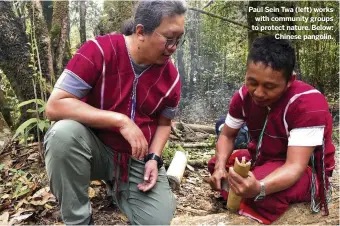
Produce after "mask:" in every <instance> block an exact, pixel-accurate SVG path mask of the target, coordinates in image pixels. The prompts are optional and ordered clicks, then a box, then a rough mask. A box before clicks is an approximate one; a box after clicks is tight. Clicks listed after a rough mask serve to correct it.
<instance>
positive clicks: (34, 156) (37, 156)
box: [27, 153, 39, 161]
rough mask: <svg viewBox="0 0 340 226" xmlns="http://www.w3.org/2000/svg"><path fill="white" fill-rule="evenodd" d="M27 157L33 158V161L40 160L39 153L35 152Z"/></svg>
mask: <svg viewBox="0 0 340 226" xmlns="http://www.w3.org/2000/svg"><path fill="white" fill-rule="evenodd" d="M27 159H28V160H32V161H38V160H39V153H33V154H31V155H30V156H28V158H27Z"/></svg>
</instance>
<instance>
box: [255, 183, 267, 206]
mask: <svg viewBox="0 0 340 226" xmlns="http://www.w3.org/2000/svg"><path fill="white" fill-rule="evenodd" d="M260 186H261V190H260V194H258V195H257V196H256V197H255V199H254V201H255V202H256V201H260V200H263V199H264V198H265V197H266V190H265V187H264V182H263V181H260Z"/></svg>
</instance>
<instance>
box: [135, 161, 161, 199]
mask: <svg viewBox="0 0 340 226" xmlns="http://www.w3.org/2000/svg"><path fill="white" fill-rule="evenodd" d="M157 178H158V165H157V161H156V160H149V161H147V162H146V163H145V169H144V182H143V183H142V184H138V189H139V190H141V191H143V192H146V191H149V190H150V189H152V188H153V187H154V186H155V185H156V181H157Z"/></svg>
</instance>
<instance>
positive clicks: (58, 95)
mask: <svg viewBox="0 0 340 226" xmlns="http://www.w3.org/2000/svg"><path fill="white" fill-rule="evenodd" d="M185 12H186V6H185V5H184V2H183V1H178V0H177V1H140V2H139V4H138V6H137V9H136V13H135V15H134V17H133V18H132V19H131V20H130V21H129V23H127V24H126V26H125V28H124V29H125V30H124V35H122V34H109V35H105V36H102V37H97V38H96V39H95V40H91V41H88V42H87V43H85V44H84V45H83V46H82V47H81V48H80V49H79V50H78V52H77V53H76V54H75V55H74V57H73V58H72V59H71V60H70V62H69V63H68V65H67V67H66V69H65V70H64V72H63V73H62V75H61V76H60V78H59V80H58V81H57V83H56V85H55V89H54V90H53V92H52V94H51V97H50V98H49V101H48V103H47V109H46V113H47V116H48V118H49V119H50V120H54V121H58V122H57V123H55V124H54V126H53V127H52V128H51V129H50V130H49V131H48V132H47V134H46V136H45V142H44V147H45V161H46V168H47V173H48V176H49V180H50V186H51V190H52V192H53V194H54V195H55V196H56V197H57V199H58V200H59V202H60V203H59V204H60V205H61V214H62V218H63V220H64V222H65V224H92V223H93V219H92V214H91V205H90V200H89V198H88V194H87V190H88V187H89V182H90V180H94V179H102V180H106V181H110V183H109V184H112V197H113V201H114V203H115V204H116V205H117V206H118V207H119V208H120V209H121V210H122V211H123V212H124V213H125V214H126V215H127V217H128V219H129V221H130V223H131V224H143V225H144V224H145V225H147V224H153V225H164V224H169V223H170V221H171V219H172V218H173V214H174V211H175V207H176V201H175V198H174V195H173V194H172V192H171V189H170V186H169V182H168V180H167V177H166V172H165V168H164V167H163V166H162V165H163V162H162V158H161V155H162V150H163V147H164V145H165V143H166V141H167V139H168V137H169V135H170V130H171V119H173V118H174V117H175V114H176V112H177V108H178V103H179V99H180V77H179V74H178V72H177V69H176V68H175V66H174V64H173V63H172V62H171V60H170V56H171V55H172V54H173V53H174V52H175V51H176V48H177V47H179V45H181V43H182V36H183V33H184V22H185V15H184V14H185Z"/></svg>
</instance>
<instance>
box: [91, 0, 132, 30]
mask: <svg viewBox="0 0 340 226" xmlns="http://www.w3.org/2000/svg"><path fill="white" fill-rule="evenodd" d="M136 3H137V1H107V0H106V1H104V12H103V16H102V18H101V20H100V23H99V24H98V27H97V30H98V33H99V34H107V33H111V32H120V30H121V27H122V25H123V23H124V21H125V20H127V19H129V18H130V17H131V16H132V11H133V9H134V6H135V4H136Z"/></svg>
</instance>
